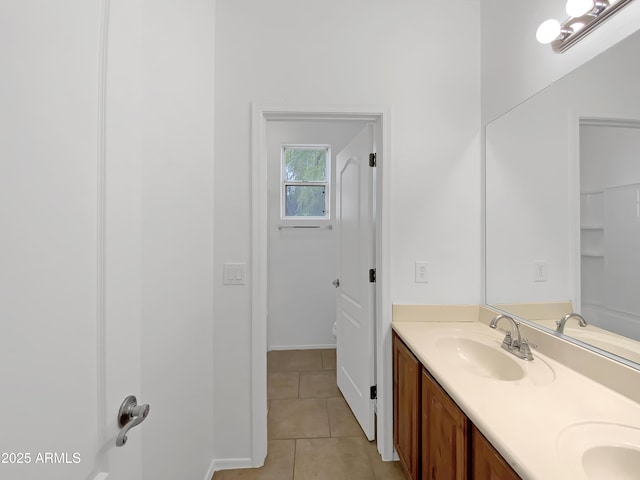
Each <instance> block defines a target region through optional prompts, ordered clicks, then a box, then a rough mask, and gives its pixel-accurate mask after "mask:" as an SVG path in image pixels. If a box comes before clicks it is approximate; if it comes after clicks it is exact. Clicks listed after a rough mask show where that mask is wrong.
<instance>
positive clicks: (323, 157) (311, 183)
mask: <svg viewBox="0 0 640 480" xmlns="http://www.w3.org/2000/svg"><path fill="white" fill-rule="evenodd" d="M330 166H331V150H330V147H329V146H328V145H295V146H294V145H285V146H283V147H282V193H281V195H282V218H297V219H304V218H314V219H318V218H324V219H329V205H330V198H331V197H330V194H329V178H330Z"/></svg>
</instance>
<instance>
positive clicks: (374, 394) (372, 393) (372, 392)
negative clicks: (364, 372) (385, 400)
mask: <svg viewBox="0 0 640 480" xmlns="http://www.w3.org/2000/svg"><path fill="white" fill-rule="evenodd" d="M369 398H370V399H371V400H376V399H377V398H378V386H377V385H372V386H371V387H369Z"/></svg>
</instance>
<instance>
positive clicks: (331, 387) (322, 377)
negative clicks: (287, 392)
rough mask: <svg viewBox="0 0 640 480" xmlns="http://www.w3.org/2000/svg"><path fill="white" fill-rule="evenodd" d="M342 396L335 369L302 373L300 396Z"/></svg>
mask: <svg viewBox="0 0 640 480" xmlns="http://www.w3.org/2000/svg"><path fill="white" fill-rule="evenodd" d="M337 396H340V390H339V389H338V385H337V383H336V371H335V370H322V371H320V372H301V373H300V398H321V397H323V398H327V397H337Z"/></svg>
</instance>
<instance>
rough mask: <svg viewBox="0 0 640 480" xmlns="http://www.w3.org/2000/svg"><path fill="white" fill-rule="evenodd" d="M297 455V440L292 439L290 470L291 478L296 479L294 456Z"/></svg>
mask: <svg viewBox="0 0 640 480" xmlns="http://www.w3.org/2000/svg"><path fill="white" fill-rule="evenodd" d="M297 456H298V440H294V441H293V471H292V472H291V478H292V480H296V457H297Z"/></svg>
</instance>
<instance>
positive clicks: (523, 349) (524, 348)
mask: <svg viewBox="0 0 640 480" xmlns="http://www.w3.org/2000/svg"><path fill="white" fill-rule="evenodd" d="M533 346H534V347H535V346H536V345H533ZM520 353H521V354H522V357H523V358H524V359H525V360H533V354H532V353H531V348H529V341H528V340H527V339H526V338H523V339H522V344H521V345H520Z"/></svg>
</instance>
